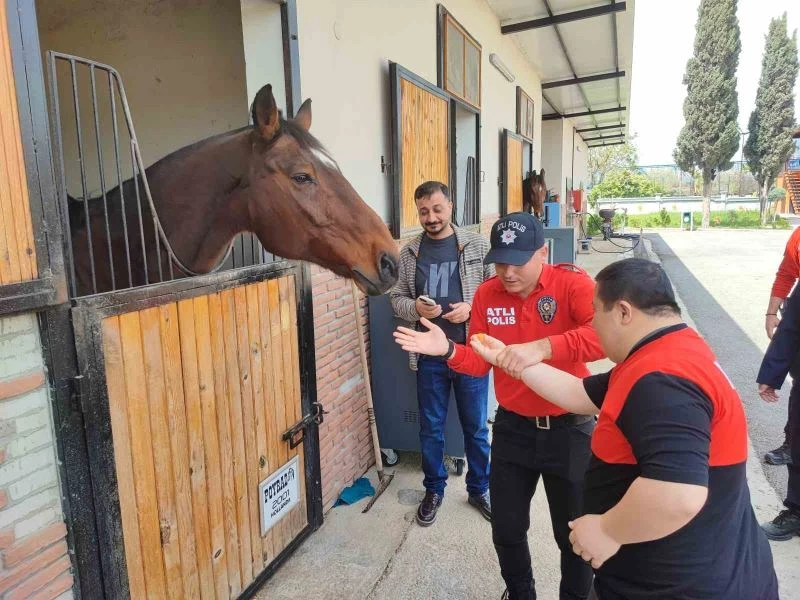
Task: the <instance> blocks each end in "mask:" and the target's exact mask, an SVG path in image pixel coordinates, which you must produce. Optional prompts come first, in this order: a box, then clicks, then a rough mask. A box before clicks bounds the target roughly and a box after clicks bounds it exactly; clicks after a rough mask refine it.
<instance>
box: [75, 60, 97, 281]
mask: <svg viewBox="0 0 800 600" xmlns="http://www.w3.org/2000/svg"><path fill="white" fill-rule="evenodd" d="M69 66H70V71H71V73H72V102H73V104H74V106H75V128H76V131H77V134H78V162H79V163H80V165H81V188H82V189H83V212H84V215H85V216H86V238H87V239H86V244H87V246H88V247H89V266H90V267H91V270H92V290H93V291H94V293H95V294H96V293H97V275H96V273H95V270H94V248H93V247H92V242H93V241H94V240H93V239H92V221H91V218H90V217H89V192H88V191H87V190H86V166H85V164H84V160H83V135H82V134H81V108H80V102H78V77H77V74H76V72H75V59H74V58H73V59H70V61H69Z"/></svg>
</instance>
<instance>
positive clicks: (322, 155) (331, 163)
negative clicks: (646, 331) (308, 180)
mask: <svg viewBox="0 0 800 600" xmlns="http://www.w3.org/2000/svg"><path fill="white" fill-rule="evenodd" d="M311 152H312V154H313V155H314V156H316V157H317V160H319V162H321V163H322V164H323V165H325V166H326V167H329V168H331V169H333V170H334V171H337V172H341V171H340V170H339V165H338V164H337V163H336V161H335V160H333V158H332V157H331V155H330V154H328V153H327V152H325V151H324V150H322V149H320V148H314V149H313V150H312V151H311Z"/></svg>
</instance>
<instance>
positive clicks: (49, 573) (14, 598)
mask: <svg viewBox="0 0 800 600" xmlns="http://www.w3.org/2000/svg"><path fill="white" fill-rule="evenodd" d="M69 568H70V562H69V557H67V556H63V557H62V558H59V559H58V560H57V561H56V562H54V563H53V564H51V565H50V566H48V567H45V568H44V569H42V570H41V571H39V572H38V573H36V574H34V575H31V576H29V577H27V578H26V579H25V582H24V583H22V584H20V585H18V586H17V587H15V588H14V589H13V590H11V591H10V592H8V593H7V594H6V595H5V596H4V597H3V600H24V599H27V598H30V597H31V595H32V594H33V593H34V592H37V591H39V590H40V589H41V588H43V587H45V586H46V585H49V584H50V583H53V582H54V580H56V579H58V578H59V577H60V576H61V575H63V574H64V572H65V571H68V570H69ZM29 573H30V572H29Z"/></svg>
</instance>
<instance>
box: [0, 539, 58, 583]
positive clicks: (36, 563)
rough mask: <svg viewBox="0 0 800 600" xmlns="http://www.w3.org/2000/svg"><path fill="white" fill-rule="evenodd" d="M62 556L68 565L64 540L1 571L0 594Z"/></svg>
mask: <svg viewBox="0 0 800 600" xmlns="http://www.w3.org/2000/svg"><path fill="white" fill-rule="evenodd" d="M62 556H63V557H64V558H65V559H66V560H67V566H69V559H68V558H67V543H66V542H64V541H62V542H59V543H58V544H55V545H53V546H50V547H49V548H48V549H47V550H45V551H44V552H41V553H39V554H35V555H33V556H32V557H31V558H30V559H28V560H26V561H25V562H23V563H22V564H21V565H18V566H16V567H15V568H13V569H11V570H9V571H3V572H2V573H0V594H3V593H4V592H6V591H8V590H10V589H11V588H13V587H14V586H16V585H19V584H20V582H22V581H25V580H26V579H28V578H29V577H30V576H31V575H32V574H33V573H35V572H36V571H38V570H40V569H43V568H45V567H47V565H49V564H51V563H52V562H53V561H54V560H56V559H58V558H60V557H62ZM63 570H64V569H60V570H59V571H57V572H56V573H55V575H54V576H53V578H54V577H55V576H56V575H58V574H59V573H61V571H63ZM46 583H47V581H45V582H43V583H41V584H40V585H39V586H38V587H41V586H42V585H45V584H46ZM35 589H36V588H34V590H35ZM31 591H33V590H31Z"/></svg>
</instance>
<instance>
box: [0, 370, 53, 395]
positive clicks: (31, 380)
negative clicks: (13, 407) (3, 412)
mask: <svg viewBox="0 0 800 600" xmlns="http://www.w3.org/2000/svg"><path fill="white" fill-rule="evenodd" d="M43 385H44V372H43V371H36V372H34V373H28V374H26V375H22V376H21V377H15V378H14V379H9V380H6V381H0V400H5V399H6V398H11V397H13V396H19V395H21V394H25V393H27V392H32V391H33V390H35V389H38V388H40V387H42V386H43Z"/></svg>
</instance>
